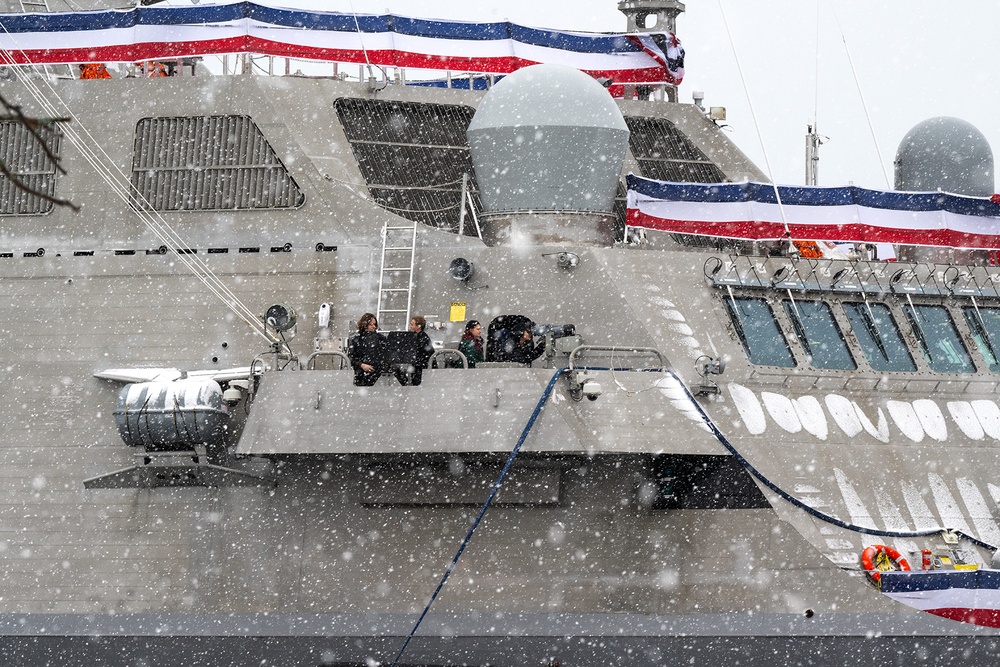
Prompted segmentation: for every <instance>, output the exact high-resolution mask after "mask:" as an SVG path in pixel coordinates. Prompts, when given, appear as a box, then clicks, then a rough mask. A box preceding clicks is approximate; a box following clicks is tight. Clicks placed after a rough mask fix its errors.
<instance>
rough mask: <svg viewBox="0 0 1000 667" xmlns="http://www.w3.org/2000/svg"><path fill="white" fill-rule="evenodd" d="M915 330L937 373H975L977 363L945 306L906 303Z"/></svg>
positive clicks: (928, 360)
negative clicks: (974, 361)
mask: <svg viewBox="0 0 1000 667" xmlns="http://www.w3.org/2000/svg"><path fill="white" fill-rule="evenodd" d="M903 312H904V313H906V319H908V320H909V321H910V326H911V327H912V328H913V334H914V335H915V336H916V337H917V341H918V342H919V343H920V349H921V351H922V352H923V353H924V358H925V359H927V363H928V364H929V365H930V367H931V370H934V371H937V372H938V373H975V372H976V367H975V366H973V365H972V359H970V358H969V353H968V351H967V350H966V349H965V345H963V344H962V340H961V339H960V338H959V337H958V330H957V329H955V323H954V322H953V321H952V319H951V315H950V314H949V313H948V310H947V309H946V308H945V307H944V306H915V305H913V304H910V303H906V304H903Z"/></svg>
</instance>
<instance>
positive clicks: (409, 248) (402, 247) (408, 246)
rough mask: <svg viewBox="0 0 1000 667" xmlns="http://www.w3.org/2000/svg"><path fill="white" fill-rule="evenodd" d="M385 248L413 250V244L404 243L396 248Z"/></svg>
mask: <svg viewBox="0 0 1000 667" xmlns="http://www.w3.org/2000/svg"><path fill="white" fill-rule="evenodd" d="M386 250H413V246H411V245H404V246H400V247H398V248H386Z"/></svg>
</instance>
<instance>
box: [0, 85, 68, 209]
mask: <svg viewBox="0 0 1000 667" xmlns="http://www.w3.org/2000/svg"><path fill="white" fill-rule="evenodd" d="M0 108H2V109H3V111H5V112H6V113H2V114H0V122H3V121H8V122H10V121H13V122H16V123H19V124H20V125H21V126H23V127H24V128H25V129H26V130H27V131H28V132H29V133H31V136H32V137H34V138H35V141H37V142H38V144H39V145H40V146H41V148H42V151H43V152H44V153H45V156H46V157H47V158H48V159H49V161H51V162H52V165H53V166H54V167H55V168H56V169H57V170H59V173H62V174H66V173H67V172H66V170H65V169H64V168H63V166H62V164H61V163H60V159H59V156H57V155H56V154H55V152H53V150H52V148H51V147H50V146H49V139H50V138H51V137H44V136H42V131H43V130H44V131H46V133H48V132H51V131H53V128H54V129H55V131H58V126H59V124H60V123H68V122H70V118H34V117H31V116H27V115H25V114H24V111H23V110H22V109H21V107H20V106H19V105H16V104H12V103H11V102H9V101H8V100H7V99H6V98H5V97H4V96H3V95H0ZM0 174H2V175H3V176H6V177H7V178H8V179H10V182H11V183H13V184H14V187H16V188H17V189H18V190H21V191H22V192H26V193H28V194H30V195H34V196H36V197H38V198H39V199H42V200H43V201H47V202H50V203H52V204H55V205H57V206H66V207H69V208H71V209H73V210H74V211H76V212H79V211H80V207H79V206H77V205H76V204H74V203H73V202H71V201H69V200H68V199H60V198H58V197H53V196H52V195H50V194H48V193H46V192H42V191H41V190H38V189H37V188H35V187H32V186H30V185H28V184H27V183H25V182H24V181H22V180H21V177H20V176H19V175H17V174H15V173H13V172H12V171H11V170H10V168H9V167H8V166H7V164H6V163H5V162H4V161H3V160H0Z"/></svg>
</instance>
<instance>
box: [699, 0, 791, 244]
mask: <svg viewBox="0 0 1000 667" xmlns="http://www.w3.org/2000/svg"><path fill="white" fill-rule="evenodd" d="M718 2H719V11H720V12H722V22H723V24H724V25H725V26H726V34H727V35H728V36H729V46H730V47H731V48H732V50H733V57H734V58H735V59H736V70H737V71H738V72H739V73H740V82H741V83H742V84H743V93H744V94H745V95H746V97H747V105H748V106H749V107H750V117H751V118H752V119H753V126H754V129H755V130H756V131H757V141H759V142H760V150H761V153H762V154H763V155H764V166H765V167H767V177H768V178H769V179H770V180H771V187H772V188H773V189H774V198H775V199H776V200H777V202H778V212H779V213H780V214H781V224H782V225H783V226H784V227H785V237H786V238H787V239H788V253H789V254H790V255H795V254H798V252H799V251H798V248H796V247H795V243H794V242H793V239H792V230H791V229H790V228H789V226H788V219H787V218H786V217H785V207H784V206H783V205H782V203H781V193H780V192H779V191H778V184H777V183H775V182H774V172H773V171H772V170H771V160H770V159H769V158H768V156H767V148H766V147H765V146H764V137H763V135H762V134H761V132H760V123H758V122H757V112H756V110H755V109H754V105H753V100H752V99H751V97H750V88H749V86H747V80H746V77H745V76H744V75H743V65H742V64H741V63H740V54H739V53H738V52H737V51H736V42H734V41H733V33H732V31H731V30H730V29H729V19H727V18H726V9H725V7H723V5H722V0H718Z"/></svg>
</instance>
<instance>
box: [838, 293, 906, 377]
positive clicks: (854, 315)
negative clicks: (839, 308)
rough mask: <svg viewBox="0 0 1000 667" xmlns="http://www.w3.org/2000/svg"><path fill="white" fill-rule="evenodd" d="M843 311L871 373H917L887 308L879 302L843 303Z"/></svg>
mask: <svg viewBox="0 0 1000 667" xmlns="http://www.w3.org/2000/svg"><path fill="white" fill-rule="evenodd" d="M844 311H845V312H846V313H847V319H848V320H849V321H850V323H851V328H852V329H853V331H854V335H855V337H856V338H857V339H858V342H859V343H860V344H861V349H862V350H864V353H865V358H867V359H868V363H869V364H870V365H871V367H872V369H873V370H876V371H898V372H912V371H915V370H917V367H916V365H915V364H914V363H913V357H911V356H910V352H909V350H907V349H906V343H905V342H903V337H902V336H901V335H900V333H899V328H898V327H897V326H896V322H895V321H893V319H892V315H891V314H890V313H889V308H888V307H886V306H885V305H883V304H881V303H872V304H869V303H845V304H844Z"/></svg>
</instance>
